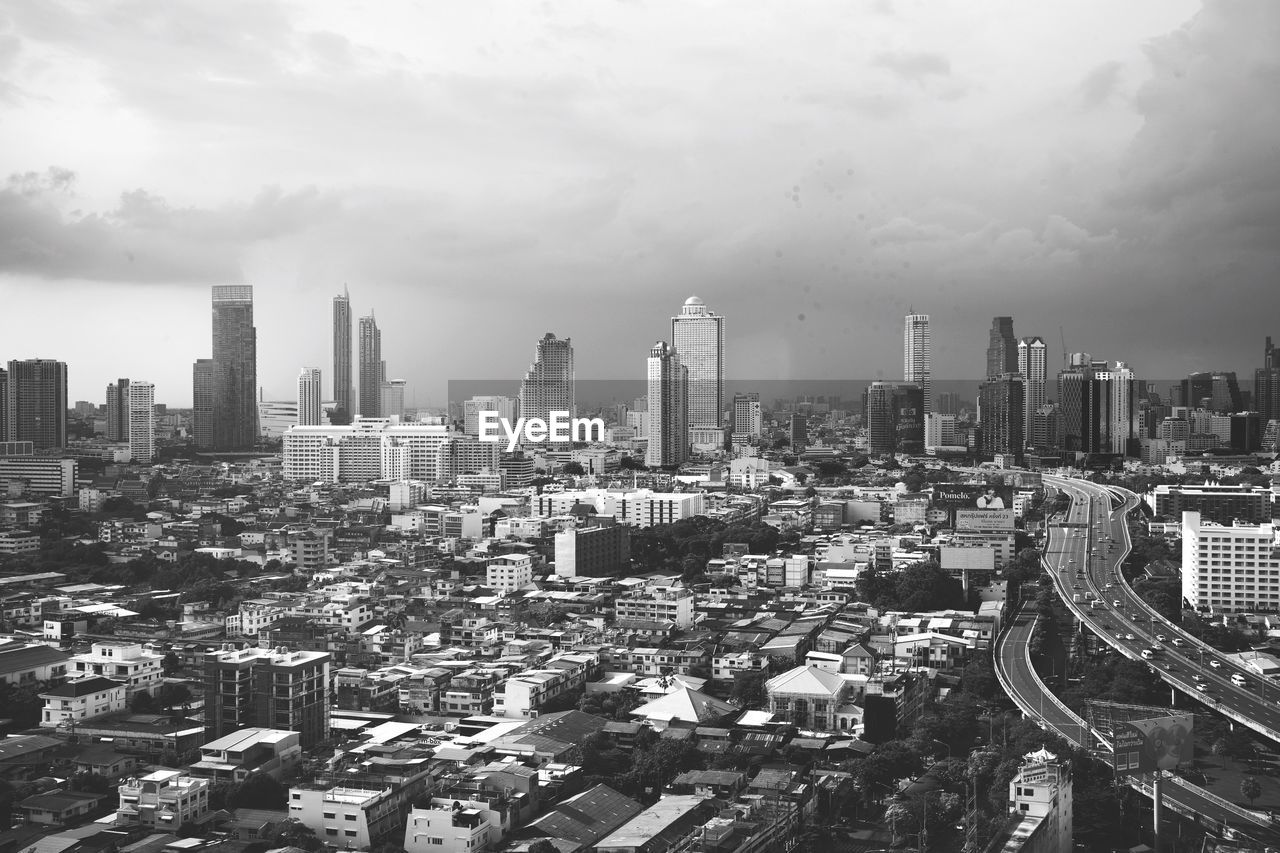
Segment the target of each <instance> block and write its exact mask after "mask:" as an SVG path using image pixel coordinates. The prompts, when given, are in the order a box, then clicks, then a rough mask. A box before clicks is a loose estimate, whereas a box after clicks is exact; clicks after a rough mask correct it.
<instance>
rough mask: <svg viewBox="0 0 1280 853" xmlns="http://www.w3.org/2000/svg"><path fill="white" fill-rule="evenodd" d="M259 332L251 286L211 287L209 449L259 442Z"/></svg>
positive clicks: (238, 446)
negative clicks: (211, 436)
mask: <svg viewBox="0 0 1280 853" xmlns="http://www.w3.org/2000/svg"><path fill="white" fill-rule="evenodd" d="M257 388H258V332H257V329H255V328H254V326H253V288H252V287H251V286H249V285H239V284H236V285H215V286H214V288H213V448H214V449H215V450H248V449H250V448H252V447H253V446H254V444H256V443H257V440H258V403H257Z"/></svg>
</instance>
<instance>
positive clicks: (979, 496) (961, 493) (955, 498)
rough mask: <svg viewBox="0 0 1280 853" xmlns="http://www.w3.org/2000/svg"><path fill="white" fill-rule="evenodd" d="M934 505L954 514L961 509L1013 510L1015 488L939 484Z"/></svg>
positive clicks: (935, 487) (934, 492) (973, 484)
mask: <svg viewBox="0 0 1280 853" xmlns="http://www.w3.org/2000/svg"><path fill="white" fill-rule="evenodd" d="M933 505H934V506H935V507H939V508H942V509H949V510H952V511H953V512H954V511H955V510H961V509H1010V510H1011V509H1013V487H1012V486H1001V485H996V484H993V483H987V484H985V485H984V484H982V483H938V484H937V485H935V486H934V487H933Z"/></svg>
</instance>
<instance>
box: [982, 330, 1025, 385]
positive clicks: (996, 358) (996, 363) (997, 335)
mask: <svg viewBox="0 0 1280 853" xmlns="http://www.w3.org/2000/svg"><path fill="white" fill-rule="evenodd" d="M1017 371H1018V341H1017V339H1016V338H1014V336H1013V318H1012V317H992V318H991V336H990V340H989V342H988V343H987V378H988V379H994V378H996V377H997V376H1003V375H1004V374H1006V373H1016V372H1017Z"/></svg>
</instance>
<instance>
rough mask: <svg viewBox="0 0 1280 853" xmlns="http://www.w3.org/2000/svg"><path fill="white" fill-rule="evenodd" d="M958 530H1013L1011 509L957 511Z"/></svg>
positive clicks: (956, 525)
mask: <svg viewBox="0 0 1280 853" xmlns="http://www.w3.org/2000/svg"><path fill="white" fill-rule="evenodd" d="M955 515H956V524H955V528H956V530H1013V529H1014V526H1015V525H1014V523H1013V510H1011V509H957V510H956V511H955Z"/></svg>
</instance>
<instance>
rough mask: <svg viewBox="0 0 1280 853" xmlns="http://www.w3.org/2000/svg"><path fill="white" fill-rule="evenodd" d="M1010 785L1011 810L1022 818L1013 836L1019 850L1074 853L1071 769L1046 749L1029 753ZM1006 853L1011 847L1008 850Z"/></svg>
mask: <svg viewBox="0 0 1280 853" xmlns="http://www.w3.org/2000/svg"><path fill="white" fill-rule="evenodd" d="M1022 761H1023V764H1022V766H1021V767H1020V768H1019V769H1018V773H1017V775H1016V776H1014V777H1013V779H1012V780H1011V781H1010V782H1009V805H1010V809H1011V810H1012V811H1013V812H1015V813H1016V814H1020V815H1022V817H1023V820H1022V823H1021V824H1019V825H1018V826H1017V827H1016V828H1015V829H1014V830H1013V832H1012V836H1013V837H1012V839H1011V841H1015V842H1021V843H1020V844H1019V845H1018V847H1017V848H1016V849H1028V850H1032V849H1034V850H1043V851H1046V853H1048V851H1062V853H1069V851H1071V849H1072V846H1071V835H1072V806H1073V797H1072V790H1071V787H1072V786H1071V766H1070V764H1069V763H1068V762H1066V761H1059V760H1058V758H1057V756H1055V755H1054V754H1053V753H1051V752H1049V751H1048V750H1046V749H1043V748H1042V749H1040V750H1038V751H1037V752H1031V753H1028V754H1027V755H1026V756H1024V757H1023V759H1022ZM1004 849H1005V850H1008V849H1010V846H1005V848H1004Z"/></svg>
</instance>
